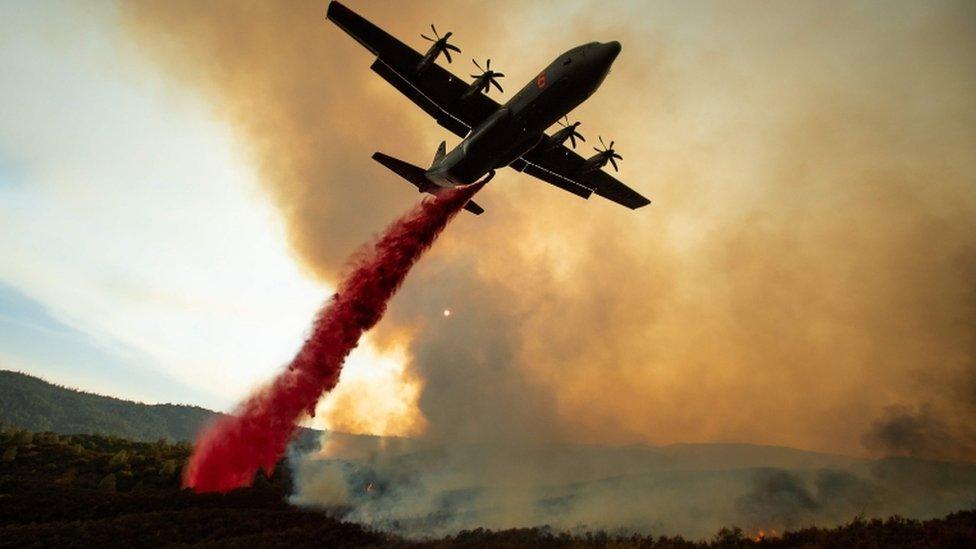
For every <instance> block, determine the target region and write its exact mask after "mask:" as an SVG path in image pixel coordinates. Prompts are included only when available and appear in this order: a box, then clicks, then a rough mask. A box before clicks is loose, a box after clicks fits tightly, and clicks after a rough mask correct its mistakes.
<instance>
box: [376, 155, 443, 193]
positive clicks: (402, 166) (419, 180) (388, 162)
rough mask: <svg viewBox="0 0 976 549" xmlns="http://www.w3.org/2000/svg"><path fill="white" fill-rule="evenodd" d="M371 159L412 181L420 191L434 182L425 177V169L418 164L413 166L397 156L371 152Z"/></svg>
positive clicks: (428, 187)
mask: <svg viewBox="0 0 976 549" xmlns="http://www.w3.org/2000/svg"><path fill="white" fill-rule="evenodd" d="M373 160H375V161H377V162H379V163H380V164H383V165H384V166H386V167H387V168H388V169H389V170H390V171H392V172H393V173H395V174H397V175H399V176H400V177H402V178H404V179H406V180H407V181H409V182H411V183H413V184H414V185H415V186H416V187H417V189H418V190H420V191H421V192H423V191H429V190H430V188H431V187H432V186H434V184H433V183H431V182H430V181H429V180H428V179H427V176H426V175H424V172H426V170H424V169H423V168H421V167H419V166H414V165H413V164H410V163H408V162H404V161H403V160H400V159H398V158H393V157H392V156H389V155H385V154H383V153H381V152H375V153H373Z"/></svg>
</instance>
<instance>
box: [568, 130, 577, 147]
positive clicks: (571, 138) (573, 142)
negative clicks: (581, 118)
mask: <svg viewBox="0 0 976 549" xmlns="http://www.w3.org/2000/svg"><path fill="white" fill-rule="evenodd" d="M569 142H570V143H572V144H573V148H574V149H575V148H576V136H575V135H573V134H569Z"/></svg>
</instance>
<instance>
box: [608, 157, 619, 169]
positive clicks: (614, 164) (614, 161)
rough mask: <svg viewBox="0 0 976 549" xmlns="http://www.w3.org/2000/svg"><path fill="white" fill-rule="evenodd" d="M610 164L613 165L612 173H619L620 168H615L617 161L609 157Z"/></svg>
mask: <svg viewBox="0 0 976 549" xmlns="http://www.w3.org/2000/svg"><path fill="white" fill-rule="evenodd" d="M610 163H611V164H613V171H615V172H619V171H620V168H618V167H617V161H616V160H614V159H613V157H612V156H611V157H610Z"/></svg>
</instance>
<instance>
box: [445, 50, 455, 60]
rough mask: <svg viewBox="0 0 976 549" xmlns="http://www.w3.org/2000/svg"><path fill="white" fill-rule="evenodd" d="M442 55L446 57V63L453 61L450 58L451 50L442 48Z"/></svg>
mask: <svg viewBox="0 0 976 549" xmlns="http://www.w3.org/2000/svg"><path fill="white" fill-rule="evenodd" d="M444 57H446V58H447V62H448V63H453V62H454V60H453V59H451V50H448V49H445V50H444Z"/></svg>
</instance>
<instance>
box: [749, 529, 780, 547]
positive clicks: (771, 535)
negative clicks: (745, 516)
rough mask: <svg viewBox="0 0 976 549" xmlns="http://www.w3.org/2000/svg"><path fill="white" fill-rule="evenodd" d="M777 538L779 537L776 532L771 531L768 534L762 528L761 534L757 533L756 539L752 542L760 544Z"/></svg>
mask: <svg viewBox="0 0 976 549" xmlns="http://www.w3.org/2000/svg"><path fill="white" fill-rule="evenodd" d="M775 537H778V534H777V532H776V530H770V531H769V532H767V531H765V530H763V529H762V528H760V529H759V532H757V533H756V537H754V538H752V541H754V542H756V543H759V542H760V541H762V540H764V539H766V538H775Z"/></svg>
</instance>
